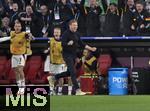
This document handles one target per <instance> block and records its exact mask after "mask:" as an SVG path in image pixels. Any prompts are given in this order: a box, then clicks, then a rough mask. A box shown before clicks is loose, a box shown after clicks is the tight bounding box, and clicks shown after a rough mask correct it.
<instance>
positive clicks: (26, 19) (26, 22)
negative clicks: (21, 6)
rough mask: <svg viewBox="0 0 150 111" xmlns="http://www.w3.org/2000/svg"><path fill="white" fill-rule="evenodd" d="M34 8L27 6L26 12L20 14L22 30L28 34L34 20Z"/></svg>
mask: <svg viewBox="0 0 150 111" xmlns="http://www.w3.org/2000/svg"><path fill="white" fill-rule="evenodd" d="M32 13H33V10H32V7H31V6H30V5H27V6H26V12H21V13H20V14H19V17H20V20H21V21H22V28H23V30H24V31H26V32H30V23H31V20H32V18H31V17H32Z"/></svg>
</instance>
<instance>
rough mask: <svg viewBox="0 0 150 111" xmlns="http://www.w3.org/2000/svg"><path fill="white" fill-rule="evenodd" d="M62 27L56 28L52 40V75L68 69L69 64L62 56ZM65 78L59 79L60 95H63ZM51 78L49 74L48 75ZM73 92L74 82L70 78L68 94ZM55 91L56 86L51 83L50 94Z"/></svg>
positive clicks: (50, 70) (50, 67)
mask: <svg viewBox="0 0 150 111" xmlns="http://www.w3.org/2000/svg"><path fill="white" fill-rule="evenodd" d="M60 36H61V29H60V28H54V38H52V39H51V40H50V48H49V49H50V66H49V73H50V74H52V75H56V74H59V73H62V72H66V71H67V66H66V64H65V62H64V60H63V56H62V45H61V40H60ZM63 79H64V78H61V79H59V83H58V95H62V87H63V83H64V80H63ZM48 80H49V76H48ZM71 92H72V82H71V79H70V78H69V79H68V95H71ZM53 93H54V86H51V84H50V94H51V95H52V94H53Z"/></svg>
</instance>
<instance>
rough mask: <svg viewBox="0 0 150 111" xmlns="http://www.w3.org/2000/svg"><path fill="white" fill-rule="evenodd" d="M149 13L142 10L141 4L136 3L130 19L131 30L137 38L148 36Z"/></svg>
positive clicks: (142, 4)
mask: <svg viewBox="0 0 150 111" xmlns="http://www.w3.org/2000/svg"><path fill="white" fill-rule="evenodd" d="M149 17H150V15H149V13H148V12H147V10H145V9H144V3H143V2H140V1H139V2H136V12H135V14H134V16H133V19H132V25H131V29H132V30H133V31H135V32H136V35H137V36H147V35H149V29H150V21H149Z"/></svg>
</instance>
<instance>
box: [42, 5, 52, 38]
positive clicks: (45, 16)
mask: <svg viewBox="0 0 150 111" xmlns="http://www.w3.org/2000/svg"><path fill="white" fill-rule="evenodd" d="M40 12H41V14H42V20H43V23H44V26H43V29H42V33H43V37H48V36H52V20H51V14H50V12H49V10H48V7H47V6H46V5H41V7H40Z"/></svg>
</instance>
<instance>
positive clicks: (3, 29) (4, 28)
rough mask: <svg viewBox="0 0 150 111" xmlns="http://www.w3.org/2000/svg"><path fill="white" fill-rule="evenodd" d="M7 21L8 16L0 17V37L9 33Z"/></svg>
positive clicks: (8, 20) (8, 21)
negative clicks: (0, 19)
mask: <svg viewBox="0 0 150 111" xmlns="http://www.w3.org/2000/svg"><path fill="white" fill-rule="evenodd" d="M9 23H10V19H9V18H8V17H4V18H3V19H2V27H1V28H0V37H7V36H9V35H10V27H9Z"/></svg>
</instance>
